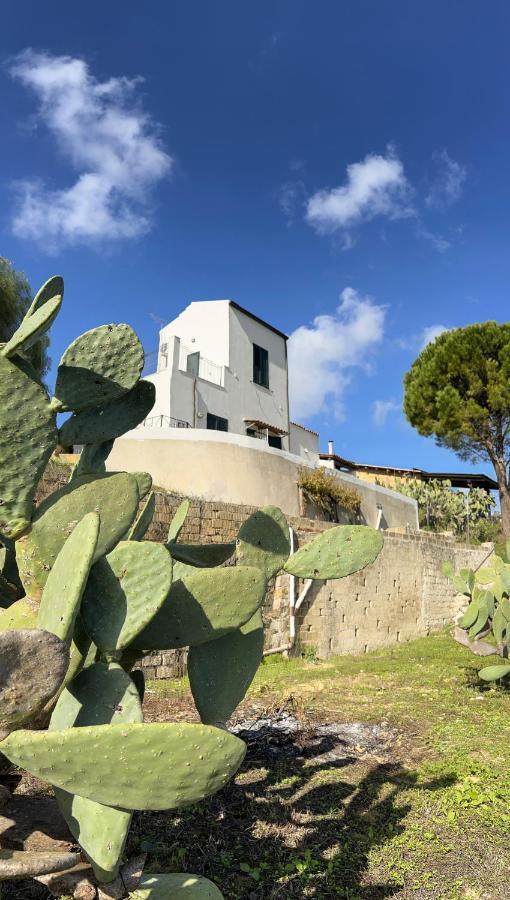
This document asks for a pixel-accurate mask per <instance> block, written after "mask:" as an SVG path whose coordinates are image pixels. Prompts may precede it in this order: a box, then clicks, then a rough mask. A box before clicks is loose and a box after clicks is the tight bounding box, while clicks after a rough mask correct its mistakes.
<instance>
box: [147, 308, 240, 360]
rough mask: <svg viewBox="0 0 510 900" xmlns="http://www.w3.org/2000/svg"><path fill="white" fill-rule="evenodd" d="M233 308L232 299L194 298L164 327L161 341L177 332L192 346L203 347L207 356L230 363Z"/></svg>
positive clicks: (195, 348)
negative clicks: (230, 323) (231, 305)
mask: <svg viewBox="0 0 510 900" xmlns="http://www.w3.org/2000/svg"><path fill="white" fill-rule="evenodd" d="M229 308H230V303H229V301H228V300H194V301H193V303H190V304H189V306H187V307H186V309H184V310H183V311H182V313H181V314H180V315H179V316H177V318H176V319H174V320H173V321H172V322H169V323H168V325H165V326H164V327H163V328H162V329H161V331H160V345H161V344H162V343H165V342H166V341H168V339H169V338H170V337H171V335H175V336H176V337H179V338H180V339H181V343H182V344H183V345H184V346H185V347H188V348H189V349H190V350H199V351H200V353H201V355H202V356H205V357H206V358H207V359H211V360H212V361H213V362H215V363H217V364H218V365H220V366H228V365H229V341H228V323H229Z"/></svg>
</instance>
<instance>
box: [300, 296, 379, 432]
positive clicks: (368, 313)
mask: <svg viewBox="0 0 510 900" xmlns="http://www.w3.org/2000/svg"><path fill="white" fill-rule="evenodd" d="M340 300H341V302H340V305H339V306H338V307H337V309H336V311H335V313H334V314H333V315H321V316H317V317H316V318H315V319H314V320H313V322H312V324H311V325H302V326H300V327H299V328H297V329H296V330H295V331H294V332H293V333H292V334H291V336H290V338H289V392H290V407H291V412H292V415H293V416H294V417H295V418H298V419H299V418H305V419H306V418H308V417H309V416H313V415H315V414H317V413H319V412H321V411H322V410H324V409H325V408H326V407H330V408H332V409H333V411H334V413H335V415H336V416H337V418H342V417H343V394H344V391H345V389H346V387H347V385H348V384H349V381H350V370H351V369H353V368H356V367H358V368H362V369H365V371H367V370H368V360H367V358H368V356H369V354H370V351H371V350H373V349H374V347H375V346H376V345H377V344H379V343H380V342H381V341H382V338H383V331H384V317H385V309H384V307H383V306H378V305H377V304H375V303H374V302H373V300H372V298H371V297H368V296H366V297H362V296H360V295H359V294H358V292H357V291H355V290H354V289H353V288H351V287H346V288H345V289H344V290H343V291H342V293H341V295H340Z"/></svg>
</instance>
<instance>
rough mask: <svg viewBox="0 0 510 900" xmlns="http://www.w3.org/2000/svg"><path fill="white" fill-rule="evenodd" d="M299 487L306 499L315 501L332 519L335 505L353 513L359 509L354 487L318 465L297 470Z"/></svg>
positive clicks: (335, 510) (334, 514)
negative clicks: (315, 467)
mask: <svg viewBox="0 0 510 900" xmlns="http://www.w3.org/2000/svg"><path fill="white" fill-rule="evenodd" d="M298 484H299V487H300V488H301V489H302V491H303V494H304V495H305V497H306V499H307V500H310V501H311V502H312V503H315V505H316V506H318V507H319V509H322V510H324V512H326V513H328V514H329V515H330V516H331V517H332V518H333V519H335V520H336V518H337V506H339V507H340V508H341V509H344V510H346V511H347V512H349V513H352V514H353V515H356V514H358V513H359V511H360V507H361V497H360V495H359V494H358V492H357V491H356V490H355V489H354V488H350V487H348V486H347V485H345V484H342V483H341V482H340V481H339V480H338V478H336V476H335V475H334V474H333V473H332V472H330V471H328V469H326V468H324V466H319V467H318V468H317V469H307V468H304V467H303V468H301V469H300V470H299V479H298Z"/></svg>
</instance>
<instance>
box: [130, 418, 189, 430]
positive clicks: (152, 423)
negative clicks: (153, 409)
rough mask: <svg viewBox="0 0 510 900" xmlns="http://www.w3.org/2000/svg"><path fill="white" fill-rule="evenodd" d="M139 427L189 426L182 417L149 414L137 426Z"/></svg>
mask: <svg viewBox="0 0 510 900" xmlns="http://www.w3.org/2000/svg"><path fill="white" fill-rule="evenodd" d="M138 427H139V428H191V425H190V423H189V422H186V421H185V420H184V419H174V418H173V416H149V417H148V418H147V419H144V420H143V422H141V423H140V425H139V426H138Z"/></svg>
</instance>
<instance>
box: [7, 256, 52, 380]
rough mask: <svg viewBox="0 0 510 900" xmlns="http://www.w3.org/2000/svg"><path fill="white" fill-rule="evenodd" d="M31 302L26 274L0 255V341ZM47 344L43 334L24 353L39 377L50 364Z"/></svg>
mask: <svg viewBox="0 0 510 900" xmlns="http://www.w3.org/2000/svg"><path fill="white" fill-rule="evenodd" d="M31 302H32V290H31V288H30V284H29V282H28V279H27V278H26V276H25V275H24V274H23V273H22V272H17V271H16V269H14V267H13V265H12V263H11V262H10V261H9V260H8V259H5V258H4V257H3V256H0V343H5V342H6V341H8V340H9V338H10V337H11V336H12V335H13V333H14V332H15V331H16V328H17V327H18V325H19V324H20V322H21V320H22V319H23V316H24V315H25V313H26V311H27V309H28V307H29V306H30V303H31ZM48 346H49V338H48V336H47V335H44V337H42V338H41V339H40V340H39V341H37V343H36V344H34V345H33V347H30V349H29V350H28V351H27V352H26V354H25V355H26V357H27V359H29V360H30V362H31V363H32V365H33V367H34V369H35V370H36V372H37V374H38V375H39V376H40V377H41V378H42V377H44V375H45V374H46V373H47V371H48V369H49V366H50V360H49V357H48Z"/></svg>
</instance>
